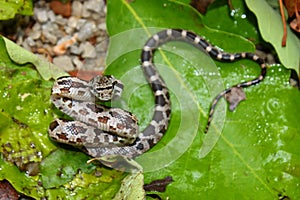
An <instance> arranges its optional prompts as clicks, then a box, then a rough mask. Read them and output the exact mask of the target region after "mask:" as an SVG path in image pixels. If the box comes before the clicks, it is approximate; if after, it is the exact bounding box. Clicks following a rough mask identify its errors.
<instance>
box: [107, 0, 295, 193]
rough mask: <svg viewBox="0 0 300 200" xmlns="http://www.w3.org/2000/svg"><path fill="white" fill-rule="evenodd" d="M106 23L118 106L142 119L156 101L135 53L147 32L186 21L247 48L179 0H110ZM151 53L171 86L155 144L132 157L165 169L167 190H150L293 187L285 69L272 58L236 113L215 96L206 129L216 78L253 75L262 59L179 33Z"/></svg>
mask: <svg viewBox="0 0 300 200" xmlns="http://www.w3.org/2000/svg"><path fill="white" fill-rule="evenodd" d="M116 10H117V11H118V12H116ZM174 11H176V12H174ZM215 17H216V18H218V17H219V16H215ZM227 20H230V18H229V19H227ZM232 20H234V19H232ZM245 20H247V19H245ZM224 21H226V20H224ZM246 24H247V25H246V27H251V25H252V26H253V24H251V23H250V22H249V23H247V22H246ZM107 27H108V31H109V33H110V35H111V39H110V42H111V43H110V48H109V52H108V53H109V55H108V57H107V65H108V68H107V69H106V73H107V74H114V75H115V76H116V77H118V78H120V79H121V80H122V81H123V82H124V84H125V86H126V88H125V91H124V93H125V94H124V97H123V98H124V102H125V103H124V102H123V103H124V104H125V105H123V107H125V108H126V107H127V108H128V109H130V110H131V111H132V112H133V113H135V114H136V115H137V116H138V118H139V119H140V124H141V128H144V127H146V126H147V123H148V122H149V121H150V118H151V117H152V114H151V113H152V111H151V110H152V109H151V108H152V107H153V105H154V102H153V97H152V96H151V91H150V88H149V87H148V86H147V85H146V81H145V80H144V77H143V74H142V71H141V69H140V67H139V66H140V63H139V60H138V59H137V58H139V56H140V53H141V48H142V46H143V44H144V43H145V41H146V39H147V37H149V36H150V35H151V34H152V33H154V32H156V31H158V30H161V29H163V28H184V29H189V30H192V31H194V32H197V33H198V34H201V35H204V36H205V37H206V38H207V39H209V40H210V41H211V42H212V43H214V44H215V45H217V46H219V47H221V48H222V49H224V50H226V51H231V52H241V51H253V50H254V49H253V44H251V43H250V42H248V41H246V40H245V39H243V38H241V37H239V36H237V35H234V34H232V33H225V32H220V31H215V30H211V29H209V28H206V26H205V24H203V22H202V17H201V16H200V15H199V14H198V13H197V12H196V11H195V10H194V9H193V8H191V7H190V6H189V5H187V4H184V3H182V2H179V1H167V0H152V1H147V0H137V1H132V2H128V1H125V0H119V1H108V18H107ZM241 28H245V27H241ZM253 28H255V27H253ZM258 37H259V36H258ZM154 60H155V61H154V62H155V63H156V65H157V67H158V69H159V71H160V73H161V74H162V77H163V78H164V79H165V80H166V82H167V85H168V86H169V88H170V91H171V100H172V118H171V123H170V127H169V129H168V131H167V133H166V135H165V136H164V137H163V139H162V140H161V141H160V142H159V144H158V145H156V146H155V147H154V148H153V149H151V150H150V151H149V152H147V153H145V154H143V155H142V156H140V157H138V158H137V159H136V160H137V161H138V162H139V163H140V164H141V165H142V166H143V167H144V170H145V182H147V183H149V182H151V181H153V180H157V179H162V178H164V177H166V176H172V178H173V180H174V182H173V183H171V184H170V185H169V186H168V187H167V191H166V192H164V193H159V192H156V193H157V194H159V195H160V196H161V197H162V198H170V199H224V198H225V199H276V198H278V197H283V196H288V197H289V198H291V199H297V198H299V197H300V192H299V190H297V185H299V183H300V177H299V169H298V167H297V166H299V163H300V159H299V158H300V157H299V147H298V145H297V143H299V142H300V141H299V140H300V135H299V131H298V130H299V128H300V127H299V123H297V122H296V121H297V120H296V117H297V112H299V111H300V108H299V106H297V105H299V101H300V94H299V92H298V91H297V90H296V89H293V88H291V87H290V86H289V84H288V79H289V74H290V72H289V70H286V69H285V68H283V67H282V66H279V65H278V66H272V67H271V68H269V70H268V75H267V77H266V79H265V80H264V82H263V83H261V84H259V85H257V86H254V87H250V88H247V89H245V91H246V94H247V100H246V101H244V102H242V103H241V104H240V105H239V106H238V108H237V110H236V111H235V112H233V113H230V112H226V109H225V106H224V103H221V104H220V105H219V106H218V108H217V111H216V115H215V116H214V121H215V122H216V121H218V123H215V124H214V125H213V126H212V127H211V128H210V132H209V133H208V134H207V135H204V134H203V130H204V127H205V124H206V120H207V114H206V113H207V112H208V108H209V104H210V102H211V100H212V98H213V97H214V95H215V94H216V93H217V92H220V91H221V90H222V88H223V87H224V86H222V85H223V84H224V85H225V86H226V87H228V86H230V85H233V84H235V83H238V82H241V81H245V80H249V79H251V78H254V77H256V76H257V75H258V74H259V72H260V70H259V67H258V66H257V64H255V63H253V62H252V61H246V60H242V61H239V62H235V63H222V62H215V63H213V62H212V60H211V59H210V57H209V56H206V55H204V54H203V53H202V52H201V51H199V50H198V49H196V48H194V47H193V46H191V45H187V44H182V43H179V42H173V43H169V44H167V45H165V46H164V47H163V48H161V50H159V51H157V52H156V54H155V58H154ZM216 66H217V67H216ZM218 71H219V72H218ZM219 73H220V74H221V77H222V78H220V77H219ZM223 122H224V124H223Z"/></svg>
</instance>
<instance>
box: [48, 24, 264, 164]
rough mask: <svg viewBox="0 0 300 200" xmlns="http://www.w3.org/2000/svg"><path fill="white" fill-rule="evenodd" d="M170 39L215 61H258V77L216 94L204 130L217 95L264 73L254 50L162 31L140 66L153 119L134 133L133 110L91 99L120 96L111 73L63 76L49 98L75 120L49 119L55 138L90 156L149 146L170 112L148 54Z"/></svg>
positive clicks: (126, 153)
mask: <svg viewBox="0 0 300 200" xmlns="http://www.w3.org/2000/svg"><path fill="white" fill-rule="evenodd" d="M170 41H184V42H187V43H190V44H192V45H194V46H197V47H200V48H203V49H204V50H205V51H206V52H207V53H208V54H209V55H210V56H211V57H213V58H215V59H217V60H221V61H227V62H232V61H236V60H239V59H250V60H253V61H255V62H256V63H258V64H259V65H260V68H261V73H260V75H259V76H258V77H257V78H255V79H253V80H250V81H247V82H243V83H239V84H237V85H234V86H232V87H230V88H228V89H226V90H224V91H223V92H221V93H220V94H219V95H217V97H215V99H214V100H213V102H212V105H211V107H210V112H209V117H208V123H207V127H206V128H207V129H208V127H209V124H210V122H211V120H212V116H213V113H214V110H215V107H216V105H217V102H218V101H219V100H220V98H222V97H224V95H226V94H227V93H229V92H231V90H232V88H244V87H248V86H251V85H255V84H258V83H259V82H261V81H262V80H263V79H264V77H265V75H266V64H265V63H264V61H263V59H261V58H260V57H259V56H257V55H256V54H254V53H248V52H242V53H226V52H223V51H221V50H219V49H218V48H216V47H213V46H212V45H211V44H210V43H208V42H207V41H206V40H205V39H204V38H203V37H201V36H198V35H196V34H195V33H193V32H190V31H186V30H181V29H167V30H163V31H160V32H158V33H156V34H154V35H153V36H152V37H151V38H149V39H148V41H147V42H146V43H145V45H144V47H143V50H142V54H141V62H142V69H143V72H144V75H145V78H146V80H147V81H148V83H149V85H150V87H151V89H152V92H153V95H154V97H155V108H154V113H153V117H152V120H151V121H150V123H149V125H148V126H147V127H146V128H145V129H144V130H143V131H141V132H140V133H139V130H138V121H137V119H136V117H135V116H134V115H133V114H132V113H130V112H128V111H124V110H121V109H119V108H109V107H105V106H100V105H98V104H95V103H94V102H95V101H97V99H100V100H102V101H108V100H110V99H111V98H118V97H119V96H120V95H121V92H122V89H123V85H122V83H121V82H120V81H118V80H116V79H115V78H114V77H113V76H100V77H99V76H97V77H95V78H94V79H92V80H91V81H90V82H85V81H82V80H80V79H78V78H75V77H62V78H59V79H58V80H57V81H56V82H55V83H54V86H53V88H52V95H51V100H52V102H53V103H54V105H55V106H56V107H57V108H58V109H60V110H61V111H63V112H64V113H66V114H67V115H69V116H71V117H72V118H74V120H75V121H66V120H61V119H56V120H55V121H53V122H52V123H51V124H50V127H49V136H50V137H51V138H52V139H53V140H55V141H57V142H60V143H66V144H70V145H74V146H80V147H84V150H85V152H86V153H87V154H88V155H90V156H92V157H95V158H100V157H103V156H113V155H119V156H124V157H127V158H133V157H136V156H138V155H140V154H142V153H144V152H145V151H147V150H149V149H150V148H151V147H153V146H154V145H155V144H156V143H158V142H159V141H160V139H161V138H162V137H163V135H164V133H165V132H166V130H167V129H168V124H169V121H170V115H171V102H170V96H169V91H168V87H167V86H166V84H165V82H164V80H163V78H162V77H161V76H160V74H159V72H158V71H157V69H156V67H155V65H154V63H153V55H154V52H155V50H157V48H159V47H160V46H161V45H163V44H165V43H167V42H170Z"/></svg>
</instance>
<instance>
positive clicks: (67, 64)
mask: <svg viewBox="0 0 300 200" xmlns="http://www.w3.org/2000/svg"><path fill="white" fill-rule="evenodd" d="M53 63H54V65H56V66H59V67H60V68H62V69H63V70H65V71H72V70H74V66H73V63H72V61H71V58H70V57H69V56H66V55H62V56H57V57H55V58H53Z"/></svg>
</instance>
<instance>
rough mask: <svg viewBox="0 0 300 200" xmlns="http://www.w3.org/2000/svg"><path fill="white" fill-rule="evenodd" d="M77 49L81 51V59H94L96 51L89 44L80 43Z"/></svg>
mask: <svg viewBox="0 0 300 200" xmlns="http://www.w3.org/2000/svg"><path fill="white" fill-rule="evenodd" d="M79 49H82V52H83V53H82V57H83V58H96V49H95V47H94V46H93V45H92V44H91V43H89V42H84V43H81V44H80V46H79Z"/></svg>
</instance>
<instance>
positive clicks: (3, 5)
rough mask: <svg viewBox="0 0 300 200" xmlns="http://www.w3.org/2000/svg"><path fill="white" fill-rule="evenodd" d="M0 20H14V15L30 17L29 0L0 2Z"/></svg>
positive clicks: (30, 7) (30, 2)
mask: <svg viewBox="0 0 300 200" xmlns="http://www.w3.org/2000/svg"><path fill="white" fill-rule="evenodd" d="M0 13H1V15H0V20H7V19H11V18H14V17H15V15H16V14H21V15H32V14H33V11H32V1H31V0H7V1H1V2H0Z"/></svg>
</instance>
